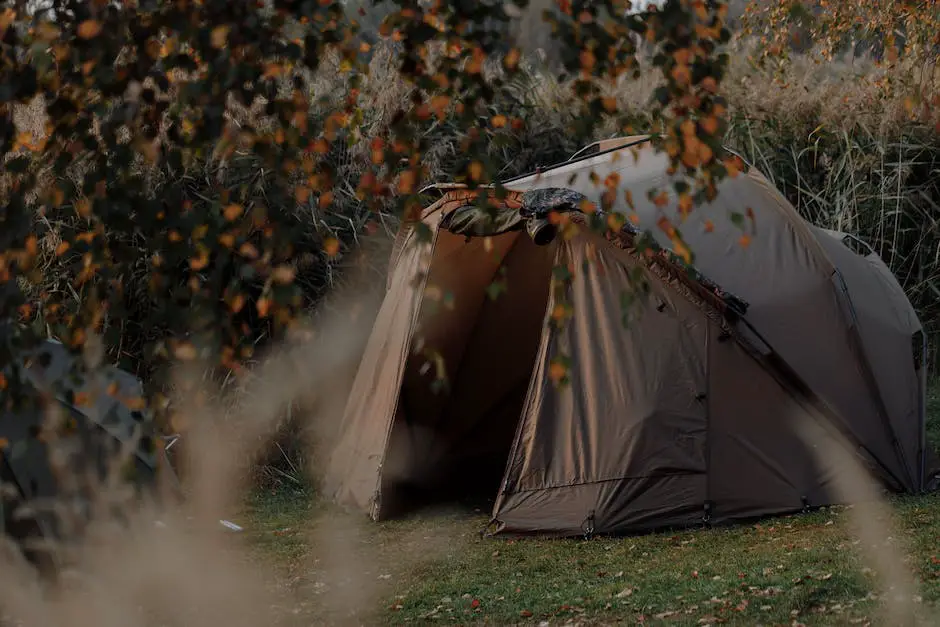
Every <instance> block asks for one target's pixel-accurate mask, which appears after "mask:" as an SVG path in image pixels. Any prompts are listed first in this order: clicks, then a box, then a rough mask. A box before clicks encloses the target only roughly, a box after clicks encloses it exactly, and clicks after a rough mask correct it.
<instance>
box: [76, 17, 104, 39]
mask: <svg viewBox="0 0 940 627" xmlns="http://www.w3.org/2000/svg"><path fill="white" fill-rule="evenodd" d="M77 32H78V36H79V37H81V38H82V39H91V38H92V37H97V36H98V35H99V34H100V33H101V22H99V21H98V20H85V21H84V22H82V23H81V24H79V25H78V31H77Z"/></svg>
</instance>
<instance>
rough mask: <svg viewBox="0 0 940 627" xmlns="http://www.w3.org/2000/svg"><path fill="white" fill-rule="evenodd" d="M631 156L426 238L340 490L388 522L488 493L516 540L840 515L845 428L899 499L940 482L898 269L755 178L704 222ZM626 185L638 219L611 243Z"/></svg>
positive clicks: (453, 203)
mask: <svg viewBox="0 0 940 627" xmlns="http://www.w3.org/2000/svg"><path fill="white" fill-rule="evenodd" d="M628 139H629V141H625V142H624V141H621V142H613V144H612V146H613V147H612V148H611V149H608V150H606V151H599V152H596V153H593V154H588V155H587V156H582V157H579V158H573V159H571V160H569V161H568V162H566V163H564V164H561V165H559V166H557V167H554V168H550V169H548V170H545V171H543V172H539V173H537V174H534V175H530V176H527V177H520V178H518V179H514V180H510V181H508V182H506V183H505V185H506V187H508V188H509V189H510V190H511V191H510V194H509V196H508V197H507V198H505V199H503V200H500V201H496V200H495V199H493V198H492V197H491V196H489V195H488V193H486V192H484V193H483V194H480V193H478V192H477V191H471V190H468V189H460V188H457V187H450V188H447V189H443V190H442V191H443V196H442V197H441V198H440V199H439V200H438V201H437V202H435V203H433V204H432V205H431V206H429V207H428V208H427V209H426V210H425V211H424V213H423V216H422V218H421V220H422V221H423V223H424V224H425V225H426V226H427V227H428V228H429V229H430V231H431V233H432V240H431V242H430V245H425V244H422V243H421V242H419V239H418V235H417V232H416V230H415V229H414V228H413V225H409V224H406V225H405V226H403V228H402V230H401V231H400V233H399V237H398V240H397V241H396V246H395V249H394V252H393V257H392V264H391V269H390V271H389V279H388V294H387V296H386V299H385V301H384V303H383V306H382V307H381V309H380V312H379V314H378V317H377V319H376V321H375V326H374V329H373V334H372V336H371V338H370V340H369V342H368V344H367V347H366V351H365V354H364V356H363V359H362V363H361V365H360V369H359V371H358V374H357V378H356V381H355V383H354V386H353V390H352V393H351V395H350V397H349V401H348V404H347V407H346V412H345V416H344V422H343V427H342V430H341V435H340V438H339V440H338V442H337V446H336V449H335V452H334V455H333V458H332V460H331V464H330V468H329V471H328V473H327V477H326V484H327V486H326V487H327V489H328V490H329V491H330V492H331V494H333V496H334V497H335V498H336V499H338V500H339V501H341V502H345V503H348V504H352V505H355V506H357V507H360V508H363V509H365V510H367V511H369V512H370V515H371V516H372V517H373V518H376V519H380V518H384V517H390V516H394V515H396V514H397V513H400V512H403V511H407V510H408V509H409V508H410V507H412V506H413V505H414V504H415V503H416V502H420V501H421V500H424V499H427V498H430V495H445V496H447V495H457V494H463V493H465V492H467V491H469V490H471V489H473V488H479V489H482V490H485V491H489V493H490V494H491V495H492V496H493V497H495V505H494V509H493V519H494V523H495V524H496V529H497V530H498V531H514V532H539V533H557V534H562V535H566V534H579V533H583V532H584V531H585V529H588V530H591V531H595V532H626V531H636V530H644V529H650V528H656V527H661V526H667V525H685V524H692V523H695V522H698V521H700V520H702V519H703V518H707V519H708V520H714V521H721V520H727V521H730V520H736V519H741V518H746V517H753V516H761V515H766V514H774V513H783V512H790V511H797V510H800V509H802V508H805V507H812V506H817V505H825V504H829V503H831V502H833V499H834V498H835V496H834V495H833V493H832V490H831V484H832V477H833V474H834V473H835V472H836V469H834V468H829V467H826V466H825V462H820V457H819V456H818V455H816V454H815V452H814V451H813V448H814V447H822V446H838V445H839V444H837V443H836V439H835V438H834V437H833V434H834V433H836V432H838V433H839V434H841V435H842V436H844V437H845V438H847V439H848V441H849V442H850V445H851V446H852V447H853V452H854V453H855V454H856V455H857V456H858V457H859V458H860V459H861V460H862V461H863V462H864V463H865V464H866V465H867V466H868V467H869V468H870V469H871V470H872V472H874V473H875V475H876V476H877V477H878V478H879V479H880V480H881V481H882V482H883V484H884V485H885V486H886V487H887V488H889V489H891V490H895V491H906V492H917V491H920V490H923V489H926V488H928V487H930V485H931V484H932V483H935V481H936V479H935V477H936V475H937V472H938V465H937V463H936V457H935V456H934V455H933V453H932V452H931V451H928V450H927V448H926V443H925V437H924V420H925V405H924V403H925V382H924V381H925V373H924V365H923V363H922V358H921V357H920V356H921V351H919V350H918V349H917V345H918V342H921V343H922V342H923V332H922V329H921V326H920V323H919V321H918V320H917V316H916V314H915V313H914V311H913V309H912V307H911V305H910V303H909V301H908V300H907V298H906V297H905V295H904V293H903V290H901V288H900V286H899V285H898V284H897V281H895V280H894V278H893V276H892V275H891V273H890V271H889V270H888V269H887V267H886V266H885V265H884V263H883V262H882V261H881V260H880V259H878V257H877V255H875V254H874V253H873V252H869V253H867V254H861V255H860V254H858V253H857V252H854V251H853V250H852V249H850V248H849V247H847V246H846V245H845V244H844V243H843V239H844V237H843V236H841V235H839V234H836V235H835V236H834V235H833V234H832V233H829V232H826V231H823V230H822V229H817V228H816V227H814V226H812V225H810V224H808V223H807V222H805V221H804V220H803V219H802V218H800V217H799V216H798V214H797V213H796V211H795V209H794V208H793V207H792V205H790V204H789V203H788V202H787V201H786V199H785V198H783V196H782V195H781V194H780V193H779V192H778V191H777V190H776V189H774V188H773V186H772V185H771V184H770V183H769V182H768V181H767V179H766V178H765V177H764V176H763V175H762V174H761V173H760V172H758V171H757V170H755V169H754V168H752V167H748V168H747V169H746V170H745V171H744V172H742V173H740V174H738V175H737V176H736V177H733V178H729V179H727V180H725V181H723V182H722V183H721V184H720V186H719V193H718V196H717V198H716V199H715V200H714V201H712V202H710V203H708V204H705V205H701V206H697V207H696V208H695V210H694V211H693V212H692V213H691V214H689V215H688V216H686V217H685V218H684V219H681V216H680V213H679V208H678V199H677V198H675V195H674V192H672V185H671V180H670V178H669V177H668V176H667V174H666V170H667V166H668V163H667V161H666V157H665V156H664V155H661V154H659V153H657V152H655V151H654V150H653V148H652V146H651V145H650V143H649V141H648V138H643V137H641V138H628ZM588 152H590V151H588ZM605 181H606V182H610V181H614V182H615V183H614V187H615V191H616V194H614V195H613V198H614V204H613V206H612V207H610V210H611V211H616V212H619V213H622V214H624V215H626V216H628V218H629V219H628V220H627V221H626V225H625V226H624V227H623V228H621V229H618V230H616V231H614V230H610V229H608V230H607V231H606V233H602V232H598V231H597V230H595V229H591V228H588V224H589V223H590V222H591V221H601V222H600V223H601V224H604V223H605V221H606V216H605V215H603V214H601V213H599V212H598V211H597V207H600V206H602V203H601V200H602V195H603V194H605V192H608V190H609V187H607V186H605V184H604V183H605ZM652 187H659V188H660V189H662V190H664V191H666V192H667V193H671V194H673V195H672V197H671V198H670V202H669V203H668V204H667V205H666V207H659V206H656V205H655V204H654V203H653V202H652V201H651V200H649V199H648V197H647V195H646V192H647V190H648V189H650V188H652ZM628 192H629V193H628ZM607 198H608V199H609V198H610V196H608V197H607ZM734 214H737V215H738V216H741V217H742V218H743V219H732V218H731V217H730V216H731V215H734ZM664 216H665V217H668V218H670V219H671V220H672V223H673V224H676V225H680V226H679V228H680V229H681V234H682V238H683V240H684V241H685V242H686V243H687V244H688V246H689V247H690V248H691V250H692V251H693V253H694V261H693V264H691V265H689V264H686V263H683V262H682V260H681V259H680V258H679V257H678V256H677V255H676V254H675V253H676V252H680V253H681V252H682V251H681V250H679V251H673V250H672V248H674V247H675V244H674V242H673V240H672V238H670V237H669V234H668V233H667V232H666V231H665V230H663V229H661V228H660V226H659V225H660V224H661V219H662V218H663V217H664ZM568 223H570V225H569V226H565V224H568ZM742 235H747V236H748V238H749V240H748V238H742ZM416 279H417V281H416ZM494 286H496V287H495V288H494ZM500 286H502V287H500ZM497 294H498V297H495V298H494V296H495V295H497ZM569 314H573V315H569ZM441 372H445V373H446V379H444V382H445V383H446V385H441V382H442V379H441V377H440V376H439V375H440V374H441ZM435 375H438V376H437V378H435ZM559 380H562V381H563V382H566V383H567V385H562V386H559V385H558V384H557V383H558V382H559ZM800 416H808V417H811V418H812V420H813V421H814V423H815V424H817V425H819V426H820V428H819V430H818V434H817V436H816V439H815V440H814V441H813V442H810V443H807V442H805V441H803V440H801V439H800V438H799V437H798V436H797V435H796V433H795V432H794V430H793V427H792V424H793V420H794V418H797V417H800Z"/></svg>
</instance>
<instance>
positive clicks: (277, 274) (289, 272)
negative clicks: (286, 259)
mask: <svg viewBox="0 0 940 627" xmlns="http://www.w3.org/2000/svg"><path fill="white" fill-rule="evenodd" d="M296 274H297V273H296V271H295V270H294V269H293V268H292V267H290V266H278V267H276V268H275V269H274V272H272V273H271V277H272V278H273V279H274V282H275V283H281V284H287V283H290V282H291V281H293V280H294V276H295V275H296Z"/></svg>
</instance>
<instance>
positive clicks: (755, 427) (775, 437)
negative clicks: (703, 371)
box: [709, 329, 835, 522]
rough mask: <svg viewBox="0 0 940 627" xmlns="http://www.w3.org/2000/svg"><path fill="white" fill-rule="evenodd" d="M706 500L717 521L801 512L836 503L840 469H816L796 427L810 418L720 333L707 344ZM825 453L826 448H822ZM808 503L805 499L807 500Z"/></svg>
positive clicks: (823, 438) (816, 445)
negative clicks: (836, 479) (708, 462)
mask: <svg viewBox="0 0 940 627" xmlns="http://www.w3.org/2000/svg"><path fill="white" fill-rule="evenodd" d="M709 417H710V432H709V445H710V448H711V457H710V458H711V467H710V475H709V499H710V500H711V501H712V503H713V513H712V519H713V520H714V521H716V522H719V521H729V520H735V519H740V518H751V517H759V516H765V515H777V514H782V513H786V512H791V511H799V510H801V509H802V508H803V507H804V505H806V506H819V505H827V504H830V503H831V502H832V499H833V496H832V491H831V483H832V481H833V477H834V472H835V470H834V469H832V468H824V467H821V466H820V465H819V463H817V459H816V458H815V456H814V454H813V451H812V450H811V448H810V446H811V447H813V448H817V449H819V450H821V451H825V450H826V447H827V446H835V441H834V440H831V439H829V438H826V435H825V434H824V433H821V434H819V438H820V439H819V440H818V441H814V442H812V444H811V445H810V446H808V445H807V444H806V443H804V441H803V440H802V439H801V438H800V436H799V435H798V434H797V432H796V429H795V425H796V422H795V421H796V420H798V419H803V418H808V417H809V416H808V415H807V413H806V410H804V409H803V408H802V406H801V405H800V404H799V403H798V402H797V401H796V400H794V399H793V397H792V396H791V395H790V393H789V392H788V391H787V390H785V389H784V388H783V387H782V385H781V384H780V383H778V382H777V381H776V379H774V377H773V376H772V375H771V374H770V373H769V372H767V371H766V370H765V369H764V366H762V365H761V364H760V363H759V362H758V361H757V360H755V359H754V358H753V357H752V356H751V355H749V354H747V353H746V352H745V350H744V349H743V348H742V346H741V345H740V344H738V343H737V342H736V341H735V340H734V339H731V338H727V339H722V336H721V334H720V332H719V331H718V330H717V329H716V330H715V331H714V332H713V333H711V334H710V342H709ZM820 447H821V448H820ZM804 498H805V500H804Z"/></svg>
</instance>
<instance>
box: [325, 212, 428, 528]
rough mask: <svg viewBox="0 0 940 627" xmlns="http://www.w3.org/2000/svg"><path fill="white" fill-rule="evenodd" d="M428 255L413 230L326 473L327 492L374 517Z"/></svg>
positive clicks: (383, 305) (400, 255)
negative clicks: (368, 512)
mask: <svg viewBox="0 0 940 627" xmlns="http://www.w3.org/2000/svg"><path fill="white" fill-rule="evenodd" d="M431 226H432V228H433V227H436V221H435V224H433V225H431ZM434 232H435V233H436V228H434ZM432 247H433V242H432ZM430 255H431V250H430V249H429V247H428V245H427V244H422V243H420V242H418V241H417V236H416V235H415V233H414V231H413V230H412V231H411V232H410V233H409V236H408V238H407V239H406V241H405V243H404V244H403V246H402V250H401V251H399V254H398V263H397V265H396V266H395V269H394V273H393V275H392V278H391V281H390V284H389V289H388V293H387V294H386V296H385V299H384V300H383V302H382V306H381V308H380V309H379V312H378V315H377V316H376V320H375V323H374V325H373V328H372V333H371V335H370V337H369V341H368V343H367V344H366V348H365V351H364V352H363V356H362V361H361V363H360V365H359V369H358V371H357V372H356V378H355V380H354V382H353V385H352V388H351V390H350V394H349V399H348V401H347V403H346V409H345V411H344V413H343V418H342V423H341V427H340V435H339V437H338V438H337V441H336V443H335V446H334V449H333V451H332V454H331V457H330V462H329V465H328V468H327V472H326V476H325V478H324V484H325V485H324V488H325V490H326V493H327V494H330V495H332V497H333V498H334V499H335V500H336V501H337V502H339V503H343V504H349V505H354V506H356V507H359V508H361V509H363V510H366V511H370V512H371V515H372V516H373V517H379V515H380V512H379V511H378V504H377V503H375V502H374V498H375V496H376V493H377V490H378V488H379V485H380V469H381V467H382V464H383V462H384V459H385V452H386V445H387V441H388V437H389V432H390V431H391V427H392V423H393V422H394V419H395V415H396V413H397V406H398V397H399V392H400V390H401V380H402V372H403V369H404V364H405V361H406V359H407V355H408V351H409V346H410V342H411V336H412V330H413V328H414V324H415V319H416V316H417V313H418V311H419V309H420V304H421V300H422V296H423V293H424V284H423V281H419V283H418V284H416V282H415V281H416V279H419V278H420V277H422V276H423V275H424V274H425V273H426V271H427V267H428V265H429V263H430Z"/></svg>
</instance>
